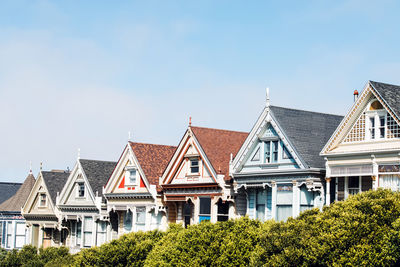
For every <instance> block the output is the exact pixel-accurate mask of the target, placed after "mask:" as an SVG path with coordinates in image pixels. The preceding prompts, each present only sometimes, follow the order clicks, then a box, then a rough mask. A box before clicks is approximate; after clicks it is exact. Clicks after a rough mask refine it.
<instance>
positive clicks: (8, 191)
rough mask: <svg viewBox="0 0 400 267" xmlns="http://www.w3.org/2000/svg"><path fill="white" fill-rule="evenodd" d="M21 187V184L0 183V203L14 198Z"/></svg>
mask: <svg viewBox="0 0 400 267" xmlns="http://www.w3.org/2000/svg"><path fill="white" fill-rule="evenodd" d="M21 185H22V184H21V183H4V182H2V183H0V203H3V202H4V201H6V200H7V199H9V198H10V197H12V196H13V195H14V194H15V193H16V192H17V191H18V189H19V188H20V187H21Z"/></svg>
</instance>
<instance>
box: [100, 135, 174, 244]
mask: <svg viewBox="0 0 400 267" xmlns="http://www.w3.org/2000/svg"><path fill="white" fill-rule="evenodd" d="M175 149H176V147H174V146H165V145H154V144H144V143H136V142H128V144H127V146H126V147H125V149H124V150H123V152H122V155H121V157H120V159H119V160H118V163H117V166H116V168H115V169H114V171H113V173H112V174H111V176H110V178H109V180H108V182H107V184H106V186H105V187H104V196H105V198H106V200H107V212H108V213H109V220H110V228H109V229H110V235H111V236H110V238H111V239H115V238H117V237H119V236H121V235H122V234H124V233H129V232H137V231H147V230H154V229H164V228H165V227H166V225H167V223H166V211H165V207H164V205H163V203H162V198H161V196H162V195H161V194H162V192H161V187H160V185H159V177H160V176H161V175H162V172H163V171H164V169H165V167H166V166H167V164H168V162H169V160H170V158H171V157H172V154H173V153H174V151H175ZM163 227H164V228H163Z"/></svg>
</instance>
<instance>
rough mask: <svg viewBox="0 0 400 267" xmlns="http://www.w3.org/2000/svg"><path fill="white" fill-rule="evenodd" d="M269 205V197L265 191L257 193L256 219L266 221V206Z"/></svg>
mask: <svg viewBox="0 0 400 267" xmlns="http://www.w3.org/2000/svg"><path fill="white" fill-rule="evenodd" d="M266 203H267V197H266V194H265V192H264V190H259V189H258V190H257V191H256V219H259V220H260V221H264V220H265V204H266Z"/></svg>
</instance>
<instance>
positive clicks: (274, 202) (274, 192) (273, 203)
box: [271, 181, 277, 220]
mask: <svg viewBox="0 0 400 267" xmlns="http://www.w3.org/2000/svg"><path fill="white" fill-rule="evenodd" d="M271 187H272V207H271V213H272V216H271V217H272V219H274V220H276V193H277V187H276V182H275V181H272V182H271Z"/></svg>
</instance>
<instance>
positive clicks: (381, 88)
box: [369, 81, 400, 118]
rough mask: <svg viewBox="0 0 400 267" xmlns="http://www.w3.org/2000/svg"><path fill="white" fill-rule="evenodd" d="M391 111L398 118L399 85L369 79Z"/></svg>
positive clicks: (399, 110) (399, 104)
mask: <svg viewBox="0 0 400 267" xmlns="http://www.w3.org/2000/svg"><path fill="white" fill-rule="evenodd" d="M369 83H370V84H371V85H372V87H373V88H374V89H375V90H376V91H377V92H378V93H379V95H380V96H381V97H382V98H383V100H384V101H385V102H386V103H387V104H388V105H389V107H390V108H391V109H392V110H393V112H394V113H395V114H396V115H397V117H398V118H400V86H398V85H393V84H388V83H381V82H374V81H369Z"/></svg>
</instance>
